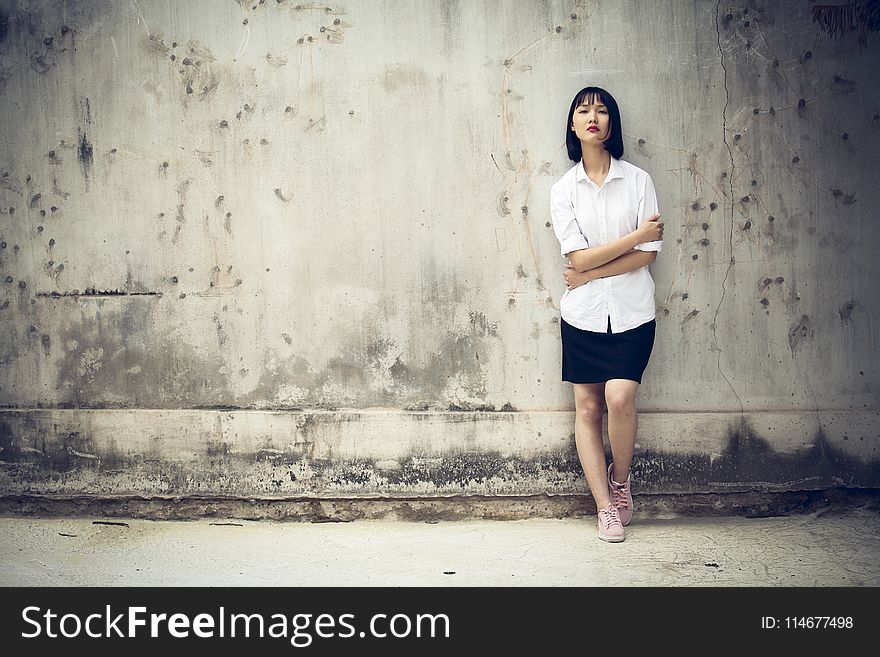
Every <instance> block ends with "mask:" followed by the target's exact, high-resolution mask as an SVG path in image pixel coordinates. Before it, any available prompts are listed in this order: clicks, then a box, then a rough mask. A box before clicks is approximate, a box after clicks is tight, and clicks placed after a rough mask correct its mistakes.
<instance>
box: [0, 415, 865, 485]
mask: <svg viewBox="0 0 880 657" xmlns="http://www.w3.org/2000/svg"><path fill="white" fill-rule="evenodd" d="M572 423H573V413H572V412H571V411H529V412H409V411H396V410H365V411H356V410H352V411H253V410H234V411H228V410H140V409H132V410H91V409H29V410H21V409H7V410H2V411H0V494H4V495H68V496H69V495H89V496H97V497H108V496H128V497H132V496H155V495H169V496H191V495H199V496H214V497H232V498H237V499H249V498H273V499H274V498H277V499H292V498H302V497H307V498H316V499H337V498H349V497H354V498H359V499H360V498H377V497H379V498H381V497H391V498H413V497H416V498H435V497H445V496H462V495H482V496H487V497H492V496H523V495H540V494H549V495H572V494H582V493H585V492H586V486H585V483H584V480H583V475H582V473H581V469H580V465H579V463H578V460H577V455H576V452H575V449H574V440H573V430H572ZM878 438H880V422H878V415H877V413H876V412H873V411H872V412H854V411H817V412H813V411H811V412H755V413H746V414H739V413H643V414H641V415H640V428H639V442H638V445H637V449H636V460H635V462H634V465H633V473H634V478H635V480H636V481H637V482H638V483H637V490H638V491H639V492H640V493H642V494H647V493H652V494H660V493H674V494H682V493H686V494H694V493H721V492H723V493H730V492H748V491H752V490H755V489H759V490H766V491H801V490H823V489H826V488H833V487H852V488H878V487H880V460H878V453H877V450H878V445H880V440H878Z"/></svg>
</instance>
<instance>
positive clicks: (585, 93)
mask: <svg viewBox="0 0 880 657" xmlns="http://www.w3.org/2000/svg"><path fill="white" fill-rule="evenodd" d="M597 96H598V98H599V100H600V101H601V102H602V104H603V105H605V107H607V108H608V118H609V119H610V123H611V129H610V130H609V131H608V139H606V140H605V150H606V151H608V152H609V153H611V157H613V158H615V159H618V160H619V159H620V158H621V157H623V130H622V129H621V127H620V110H619V109H618V108H617V101H616V100H614V96H612V95H611V94H610V93H608V92H607V91H605V90H604V89H600V88H599V87H584V88H583V89H581V90H580V91H578V92H577V94H575V97H574V100H572V101H571V107H570V108H569V110H568V120H567V121H566V122H565V145H566V147H567V148H568V157H569V159H571V160H572V161H573V162H580V161H581V158H582V157H583V152H582V151H581V140H580V139H578V136H577V134H575V132H574V130H572V129H571V122H572V118H573V117H574V111H575V109H576V108H577V107H578V106H579V105H582V104H583V103H585V102H589V101H594V99H595V98H596V97H597Z"/></svg>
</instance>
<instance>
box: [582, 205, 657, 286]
mask: <svg viewBox="0 0 880 657" xmlns="http://www.w3.org/2000/svg"><path fill="white" fill-rule="evenodd" d="M659 219H660V215H659V214H655V215H654V216H653V217H649V218H648V219H646V220H645V221H644V222H643V223H642V224H641V225H640V226H639V227H638V228H636V229H635V230H634V231H633V232H631V233H630V234H629V235H625V236H623V237H621V238H620V239H618V240H614V241H613V242H609V243H608V244H602V245H601V246H593V247H589V248H586V249H579V250H577V251H572V252H570V253H568V254H567V255H568V259H569V261H570V262H571V264H572V266H573V267H574V268H575V269H577V270H578V271H581V272H583V271H589V270H590V269H595V268H596V267H601V266H602V265H604V264H606V263H609V262H611V261H612V260H616V259H617V258H619V257H620V256H622V255H623V254H624V253H629V252H630V251H632V250H633V249H634V248H636V246H638V245H639V244H644V243H645V242H654V241H657V240H659V239H662V237H663V222H661V221H659Z"/></svg>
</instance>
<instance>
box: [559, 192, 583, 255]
mask: <svg viewBox="0 0 880 657" xmlns="http://www.w3.org/2000/svg"><path fill="white" fill-rule="evenodd" d="M550 219H551V221H552V222H553V232H554V233H556V239H558V240H559V246H560V247H561V249H562V255H567V254H569V253H571V252H572V251H579V250H580V249H586V248H589V246H590V245H589V244H588V243H587V240H586V238H585V237H584V236H583V234H582V233H581V229H580V228H579V227H578V224H577V218H576V217H575V214H574V207H573V206H572V204H571V201H570V200H569V199H568V198H567V197H566V195H565V193H564V192H562V191H561V190H560V189H559V188H558V187H554V188H553V189H551V190H550Z"/></svg>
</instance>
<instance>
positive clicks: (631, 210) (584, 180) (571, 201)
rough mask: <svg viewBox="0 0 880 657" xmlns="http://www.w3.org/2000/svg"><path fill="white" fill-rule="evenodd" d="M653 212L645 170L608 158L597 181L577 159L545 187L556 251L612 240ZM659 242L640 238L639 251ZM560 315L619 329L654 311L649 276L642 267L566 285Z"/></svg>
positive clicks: (591, 326) (582, 324) (583, 324)
mask: <svg viewBox="0 0 880 657" xmlns="http://www.w3.org/2000/svg"><path fill="white" fill-rule="evenodd" d="M654 214H657V193H656V192H655V191H654V183H653V182H651V176H649V175H648V174H647V172H645V171H642V170H641V169H639V168H638V167H637V166H634V165H632V164H630V163H629V162H624V161H623V160H616V159H614V158H613V157H612V158H611V167H610V169H609V170H608V176H607V177H606V178H605V181H604V182H603V183H602V186H601V187H600V186H598V185H597V184H596V183H594V182H593V181H592V180H590V178H589V176H587V174H586V172H585V171H584V167H583V163H581V162H578V163H577V164H576V165H574V166H573V167H572V168H571V169H569V170H568V172H567V173H566V174H565V175H564V176H562V178H560V179H559V181H558V182H557V183H556V184H555V185H553V187H552V189H551V190H550V217H551V219H552V221H553V231H554V232H555V233H556V237H557V239H559V244H560V246H561V247H562V255H564V256H567V255H568V254H569V253H571V252H572V251H577V250H579V249H588V248H590V247H593V246H600V245H602V244H607V243H609V242H613V241H614V240H617V239H620V238H621V237H624V236H626V235H628V234H629V233H631V232H633V231H634V230H635V229H636V228H638V227H639V225H641V223H642V222H643V221H645V220H646V219H647V218H648V217H650V216H652V215H654ZM662 244H663V242H662V241H657V242H646V243H644V244H639V245H638V246H637V247H636V248H637V249H639V250H640V251H659V250H660V248H661V246H662ZM559 308H560V311H561V314H562V319H564V320H565V321H566V322H568V323H569V324H571V325H572V326H574V327H576V328H579V329H582V330H584V331H597V332H600V333H605V332H606V331H607V330H608V321H609V318H610V320H611V331H612V332H613V333H621V332H623V331H628V330H630V329H634V328H636V327H637V326H641V325H642V324H644V323H645V322H650V321H651V320H652V319H654V317H655V309H654V279H652V278H651V273H650V272H649V271H648V267H641V268H639V269H636V270H635V271H631V272H628V273H626V274H620V275H618V276H608V277H606V278H600V279H597V280H594V281H590V282H589V283H584V284H583V285H580V286H578V287H576V288H574V289H573V290H566V291H565V293H564V294H563V295H562V300H561V302H560V304H559Z"/></svg>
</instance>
